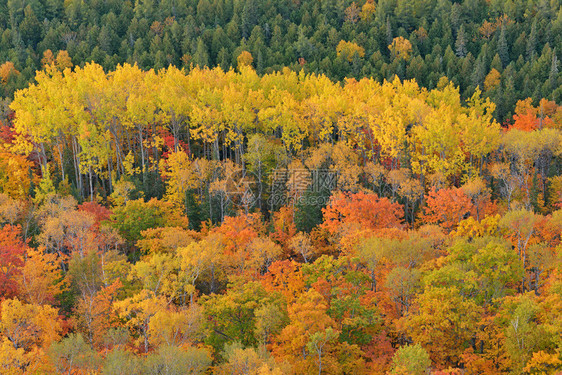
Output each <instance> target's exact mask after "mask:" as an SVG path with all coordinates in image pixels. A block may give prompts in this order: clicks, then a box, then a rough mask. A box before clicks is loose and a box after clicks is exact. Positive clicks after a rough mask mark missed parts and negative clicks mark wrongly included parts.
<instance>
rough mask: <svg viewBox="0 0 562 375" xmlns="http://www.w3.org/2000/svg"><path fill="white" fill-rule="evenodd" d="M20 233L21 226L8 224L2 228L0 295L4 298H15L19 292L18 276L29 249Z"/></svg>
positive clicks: (0, 231) (0, 235) (0, 230)
mask: <svg viewBox="0 0 562 375" xmlns="http://www.w3.org/2000/svg"><path fill="white" fill-rule="evenodd" d="M20 234H21V228H20V227H19V226H13V225H10V224H8V225H5V226H3V227H2V229H0V295H2V296H3V297H4V298H13V297H15V296H16V295H17V294H18V292H19V290H18V289H19V288H18V278H19V276H20V275H21V272H22V267H23V266H24V256H25V253H26V251H27V250H28V249H29V247H28V246H27V244H26V243H25V242H24V241H22V240H21V238H20V237H19V236H20Z"/></svg>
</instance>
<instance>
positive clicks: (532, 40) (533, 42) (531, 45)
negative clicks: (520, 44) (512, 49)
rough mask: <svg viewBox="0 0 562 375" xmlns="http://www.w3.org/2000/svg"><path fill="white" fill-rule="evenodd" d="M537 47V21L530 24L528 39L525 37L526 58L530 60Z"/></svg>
mask: <svg viewBox="0 0 562 375" xmlns="http://www.w3.org/2000/svg"><path fill="white" fill-rule="evenodd" d="M536 48H537V21H534V22H533V25H532V26H531V34H529V39H527V51H526V52H527V60H529V61H530V60H532V59H533V58H534V57H535V53H536Z"/></svg>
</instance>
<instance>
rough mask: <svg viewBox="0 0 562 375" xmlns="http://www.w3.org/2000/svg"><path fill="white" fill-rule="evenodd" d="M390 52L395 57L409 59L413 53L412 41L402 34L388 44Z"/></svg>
mask: <svg viewBox="0 0 562 375" xmlns="http://www.w3.org/2000/svg"><path fill="white" fill-rule="evenodd" d="M388 49H389V50H390V54H391V56H392V58H393V59H397V60H408V59H409V58H410V54H411V53H412V43H411V42H410V41H409V40H408V39H405V38H404V37H402V36H399V37H397V38H394V39H392V43H391V44H389V45H388Z"/></svg>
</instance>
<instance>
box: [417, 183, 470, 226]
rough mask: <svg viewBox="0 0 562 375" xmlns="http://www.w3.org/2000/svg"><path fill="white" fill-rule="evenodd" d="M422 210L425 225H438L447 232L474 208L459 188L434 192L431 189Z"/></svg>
mask: <svg viewBox="0 0 562 375" xmlns="http://www.w3.org/2000/svg"><path fill="white" fill-rule="evenodd" d="M426 202H427V206H426V207H425V208H424V215H423V220H424V222H425V223H435V224H440V225H441V226H442V227H443V228H445V229H446V230H448V231H451V230H453V229H454V228H455V227H456V226H457V225H458V223H459V222H460V221H461V220H463V219H466V218H467V217H468V216H469V215H471V214H472V211H473V210H474V206H473V204H472V202H471V201H470V198H469V197H468V196H466V194H465V193H464V191H463V190H462V189H461V188H450V189H440V190H436V189H435V188H433V189H432V190H431V191H430V192H429V194H428V195H427V197H426Z"/></svg>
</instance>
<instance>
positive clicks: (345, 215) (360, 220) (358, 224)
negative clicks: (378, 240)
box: [322, 192, 404, 233]
mask: <svg viewBox="0 0 562 375" xmlns="http://www.w3.org/2000/svg"><path fill="white" fill-rule="evenodd" d="M322 212H323V216H324V223H323V224H322V227H324V228H326V229H327V230H328V231H329V232H331V233H335V232H337V231H341V230H346V229H348V230H349V229H352V228H356V229H370V230H377V229H384V228H401V227H402V219H403V217H404V210H403V208H402V206H401V205H400V204H398V203H392V202H391V201H390V200H389V199H388V198H385V197H383V198H380V197H379V196H378V195H377V194H374V193H368V194H366V193H363V192H359V193H355V194H351V193H343V192H337V193H335V194H334V195H333V196H332V198H331V199H330V204H329V205H328V206H327V207H326V208H325V209H323V210H322Z"/></svg>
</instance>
